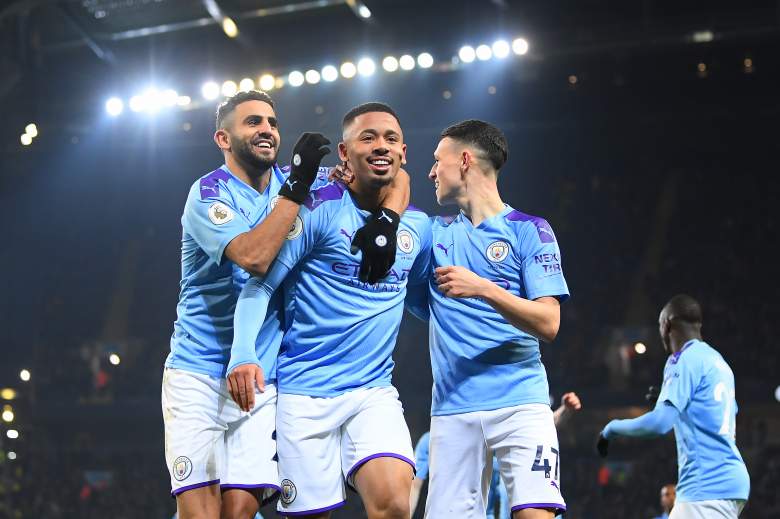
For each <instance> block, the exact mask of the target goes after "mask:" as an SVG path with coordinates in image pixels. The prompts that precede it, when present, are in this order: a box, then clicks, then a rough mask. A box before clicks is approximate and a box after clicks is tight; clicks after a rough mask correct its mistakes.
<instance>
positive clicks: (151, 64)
mask: <svg viewBox="0 0 780 519" xmlns="http://www.w3.org/2000/svg"><path fill="white" fill-rule="evenodd" d="M217 3H218V4H219V6H220V7H221V8H222V9H223V10H224V12H225V13H226V14H229V15H231V16H233V17H234V18H235V19H236V22H237V24H238V27H239V29H240V31H241V32H240V36H239V38H237V39H229V38H227V37H226V36H225V34H223V32H222V31H221V30H220V29H219V27H218V26H217V25H207V26H204V27H200V28H193V29H186V30H176V31H173V30H171V31H167V32H162V33H161V34H156V35H152V36H145V37H137V38H129V39H112V38H111V37H110V35H111V34H116V33H120V32H122V31H127V30H130V29H139V28H143V27H151V26H159V25H161V24H166V23H177V22H182V21H186V20H193V19H198V18H204V17H205V18H208V14H207V12H206V9H205V7H204V4H203V3H201V2H198V1H184V0H127V1H122V2H120V1H112V0H84V1H80V0H79V1H76V0H65V1H60V2H54V1H46V0H13V1H12V0H6V1H5V2H4V3H3V4H2V5H1V6H0V42H1V43H0V109H1V110H2V122H0V200H2V211H1V212H0V220H2V243H3V246H2V248H1V249H0V272H2V296H0V330H1V332H0V333H1V335H0V348H2V349H1V350H0V355H1V356H0V359H2V360H0V388H12V389H14V390H15V391H16V393H17V394H16V398H15V399H13V400H7V401H6V400H4V401H3V402H0V405H3V406H11V409H12V410H13V413H14V419H13V422H11V423H6V422H0V432H2V435H0V518H9V519H10V518H14V519H15V518H25V519H27V518H36V519H38V518H41V519H43V518H47V519H48V518H52V519H56V518H85V519H92V518H104V517H113V518H155V519H167V518H169V517H170V516H171V515H172V514H173V512H174V510H175V502H174V500H172V499H171V498H170V497H168V491H169V484H168V476H167V472H166V468H165V463H164V458H163V435H162V419H161V412H160V399H159V397H160V381H161V374H162V364H163V361H164V359H165V356H166V354H167V351H168V339H169V336H170V334H171V330H172V322H173V320H174V319H175V306H176V300H177V293H178V281H179V244H180V243H179V239H180V234H181V227H180V222H179V218H180V215H181V211H182V206H183V203H184V200H185V196H186V193H187V190H188V188H189V186H190V184H191V183H192V182H193V181H194V180H195V179H196V178H197V177H199V176H200V175H202V174H204V173H206V172H208V171H210V170H212V169H214V168H216V167H218V166H219V165H220V164H221V156H220V155H219V154H218V152H217V150H216V148H215V146H214V144H213V142H212V140H211V136H212V133H213V118H214V108H215V105H216V101H203V100H202V98H201V96H200V85H201V84H202V82H203V81H205V80H207V79H214V80H216V81H222V80H224V79H234V80H238V79H240V78H242V77H245V76H248V77H254V78H256V77H257V75H258V74H259V73H260V72H263V71H270V72H274V73H278V74H282V73H286V72H289V71H290V70H292V69H294V68H297V69H300V70H306V69H307V68H320V67H322V66H323V65H324V64H326V63H329V62H332V63H335V64H337V65H338V64H339V63H340V62H341V61H343V60H345V59H357V58H359V57H360V56H363V55H369V56H373V57H374V58H379V59H381V58H382V57H383V56H384V55H387V54H394V55H396V56H397V55H399V54H401V53H402V52H409V53H414V54H416V53H417V52H422V51H428V52H430V53H431V54H432V55H433V56H434V58H435V60H436V64H437V65H436V66H434V67H433V68H432V69H427V70H420V69H415V70H413V71H410V72H404V73H401V72H396V73H392V74H390V73H385V72H383V71H381V69H379V70H377V73H376V74H374V75H373V76H372V77H370V78H355V79H352V80H344V79H339V80H338V81H335V82H334V83H329V84H326V83H322V82H321V83H319V84H317V85H304V86H302V87H300V88H292V87H290V86H285V87H284V88H282V89H279V90H278V91H277V90H274V91H272V92H271V94H272V95H273V96H274V98H275V100H276V102H277V114H278V116H279V118H280V122H281V128H282V138H283V143H282V151H281V154H280V157H282V158H283V159H284V162H286V160H287V158H288V157H289V155H290V150H291V146H292V144H293V143H294V142H295V140H296V138H297V135H298V134H299V133H300V132H302V131H304V130H317V131H322V132H324V133H326V134H327V135H328V136H330V137H331V139H332V140H336V139H337V138H338V136H339V126H340V120H341V116H342V115H343V113H344V112H345V111H346V110H347V109H348V108H350V107H352V106H354V105H356V104H358V103H361V102H364V101H368V100H382V101H385V102H387V103H389V104H391V105H392V106H393V107H395V108H396V109H397V111H398V113H399V115H400V117H401V121H402V124H403V128H404V130H405V138H406V141H407V143H408V145H409V152H408V155H409V164H408V168H407V169H408V171H409V172H410V174H411V175H412V184H413V185H412V189H413V193H412V202H413V203H414V204H415V205H417V206H419V207H421V208H423V209H425V210H427V211H430V212H431V213H436V214H444V213H447V211H448V210H449V209H446V208H444V209H443V208H439V207H437V206H436V204H435V200H434V197H433V189H432V186H431V184H430V182H429V181H428V179H427V177H426V175H427V173H428V171H429V168H430V165H431V154H432V151H433V149H434V147H435V144H436V143H437V140H438V133H439V132H440V131H441V129H442V128H444V127H445V126H446V125H448V124H450V123H452V122H455V121H458V120H461V119H465V118H482V119H486V120H488V121H491V122H494V123H495V124H497V125H498V126H500V127H501V128H502V129H503V130H504V131H505V132H506V135H507V137H508V139H509V142H510V159H509V162H508V164H507V165H506V167H505V168H504V170H503V171H502V172H501V174H500V179H499V185H500V188H501V189H502V192H503V195H504V198H505V201H506V202H508V203H510V204H512V205H513V206H515V207H516V208H519V209H521V210H523V211H525V212H528V213H532V214H538V215H542V216H544V217H546V218H547V219H548V220H549V221H550V223H551V224H552V226H553V228H554V229H555V231H556V234H557V236H558V241H559V243H560V246H561V249H562V254H563V267H564V272H565V275H566V278H567V280H568V283H569V287H570V289H571V292H572V298H571V299H570V301H569V302H567V303H566V304H565V305H564V307H563V311H562V326H561V332H560V334H559V336H558V338H557V339H556V341H555V342H554V343H553V344H550V345H543V347H542V352H543V359H544V362H545V364H546V366H547V370H548V375H549V379H550V388H551V392H552V394H553V395H554V397H555V399H556V401H558V400H559V398H560V395H561V394H562V393H563V392H565V391H571V390H574V391H576V392H577V393H578V394H579V395H580V397H581V398H582V401H583V405H584V410H583V411H582V412H581V413H580V414H579V415H577V416H575V417H574V418H573V419H572V420H571V421H570V422H569V423H568V424H567V425H566V426H565V427H563V428H562V429H561V430H560V432H559V436H560V439H561V444H562V463H563V464H562V478H563V479H562V489H563V492H564V495H565V497H566V500H567V502H568V504H569V510H570V512H569V514H568V515H567V517H569V518H577V519H580V518H582V519H589V518H592V519H599V518H612V517H614V518H626V517H632V518H633V517H637V518H645V517H651V516H653V515H655V514H657V513H659V512H660V510H659V509H658V492H659V489H660V487H661V486H662V485H663V484H665V483H668V482H674V481H675V480H676V453H675V449H674V440H673V437H672V435H671V434H670V435H669V436H668V437H665V438H663V439H658V440H653V441H629V440H625V441H619V442H617V444H616V445H615V446H614V447H613V454H612V455H611V457H610V458H609V460H608V461H607V462H606V463H605V462H602V461H601V460H600V459H599V458H597V457H596V456H595V454H594V452H593V443H594V439H595V435H596V433H597V432H598V430H599V429H600V427H602V426H603V425H604V424H605V423H606V421H607V420H608V419H609V418H610V417H616V416H626V415H637V414H639V413H641V412H644V410H646V404H645V401H644V394H645V392H646V389H647V386H649V385H650V384H653V383H658V382H659V380H660V377H661V371H662V367H663V362H664V355H663V353H662V351H661V346H660V343H659V340H658V337H657V331H656V330H657V326H656V322H657V315H658V311H659V309H660V307H661V305H662V304H663V303H664V302H665V301H666V300H667V299H668V298H669V297H670V296H672V295H673V294H675V293H678V292H687V293H690V294H691V295H693V296H695V297H697V298H698V299H700V301H701V302H702V304H703V307H704V312H705V328H704V333H705V338H706V339H707V340H709V341H710V342H711V343H712V344H713V345H714V346H715V347H716V348H717V349H719V350H720V351H721V352H722V353H723V355H724V356H725V358H726V360H727V361H728V362H729V363H730V365H731V366H732V368H733V369H734V372H735V375H736V382H737V400H738V402H739V406H740V407H739V415H738V432H737V442H738V445H739V447H740V449H741V450H742V453H743V455H744V457H745V461H746V463H747V466H748V469H749V472H750V476H751V484H752V492H751V500H750V502H749V504H748V507H747V509H746V511H745V512H744V513H743V517H746V518H750V519H754V518H772V517H780V500H779V499H780V498H779V497H778V494H780V492H778V489H780V440H778V438H780V403H778V401H777V400H776V399H775V388H776V387H777V386H778V385H780V375H778V373H780V366H779V365H778V364H780V363H779V362H778V354H777V345H776V337H777V336H778V321H779V320H780V308H779V306H780V305H778V299H777V291H778V288H779V287H778V281H777V280H778V277H777V276H778V262H777V255H776V254H777V250H778V244H779V243H780V240H778V237H779V236H778V210H777V204H778V201H780V161H778V153H779V152H780V137H778V136H779V135H780V132H779V131H778V128H779V127H780V2H777V1H757V2H725V1H710V2H706V3H705V2H690V1H683V2H674V3H673V2H661V1H653V0H643V1H638V2H621V1H617V0H580V1H568V2H566V1H561V0H554V1H553V0H527V1H511V0H492V1H490V0H472V1H454V0H452V1H439V0H435V1H425V2H422V1H411V0H392V1H391V0H366V1H365V4H366V5H367V6H368V7H370V9H371V11H372V13H373V16H372V17H371V19H370V20H368V21H363V20H361V19H359V18H358V17H357V16H356V15H355V14H354V13H353V12H352V11H351V10H350V8H349V7H348V6H347V5H344V4H342V3H341V2H335V1H334V2H324V4H327V5H325V6H324V7H321V8H314V7H312V6H311V5H309V7H310V8H309V9H306V10H302V11H300V12H296V13H292V14H276V15H271V16H266V17H254V18H249V17H242V16H241V14H240V13H242V12H245V11H249V10H252V9H257V8H258V7H269V6H270V7H274V6H280V5H293V6H295V5H296V4H297V5H298V7H301V6H302V5H301V4H303V3H302V2H296V1H293V0H287V1H283V0H282V1H279V0H274V1H267V2H258V1H250V0H219V1H218V2H217ZM309 4H311V3H309ZM98 11H101V12H102V13H103V16H102V17H96V13H97V12H98ZM702 31H704V32H702ZM707 31H709V34H707ZM518 35H522V36H524V37H525V38H526V39H527V40H528V41H529V43H530V52H529V53H528V54H527V55H526V56H522V57H515V56H512V57H510V58H507V59H505V60H495V59H494V60H490V61H486V62H474V63H471V64H469V65H468V66H462V67H460V68H457V67H455V68H453V69H452V70H441V68H442V67H440V65H441V64H444V65H446V64H448V63H450V59H451V57H452V56H454V55H456V54H457V52H458V49H459V48H460V46H461V45H463V44H466V43H471V44H477V43H481V42H485V43H488V44H490V43H491V42H492V41H493V40H494V39H496V38H499V37H504V38H509V39H510V41H511V38H514V37H516V36H518ZM694 35H697V36H694ZM696 40H704V41H699V42H697V41H696ZM444 68H447V67H444ZM151 83H154V84H158V85H166V86H171V87H173V88H176V89H177V90H178V91H179V92H180V93H185V94H187V95H190V96H192V100H193V106H192V107H190V109H187V110H179V109H172V110H167V111H160V112H159V113H157V114H156V115H153V116H150V115H148V114H143V113H140V114H135V113H132V112H130V111H128V110H127V108H125V111H124V113H122V114H121V115H120V116H118V117H116V118H110V117H109V116H108V115H107V114H106V112H105V110H104V103H105V100H106V99H107V98H108V97H109V96H110V95H118V96H120V97H123V98H124V99H125V100H127V98H129V97H130V96H131V95H132V94H133V93H135V92H138V91H139V90H140V89H142V88H143V87H144V85H147V84H151ZM447 92H448V93H447ZM196 104H199V105H200V106H199V107H197V106H195V105H196ZM30 122H34V123H35V124H36V125H37V128H38V133H39V135H38V137H36V138H35V139H34V141H33V143H32V144H31V145H29V146H22V145H21V144H20V139H19V135H20V134H21V133H23V132H24V128H25V126H26V125H27V124H28V123H30ZM329 160H330V162H328V161H329ZM325 162H326V163H333V156H331V157H329V158H326V159H325ZM322 304H323V306H325V305H327V304H328V302H327V301H323V303H322ZM485 333H486V334H490V333H491V332H490V330H485ZM636 342H642V343H644V344H646V347H647V353H645V354H644V355H640V354H637V353H636V349H635V346H634V345H635V343H636ZM112 353H114V354H117V355H119V357H120V358H121V363H120V364H119V365H112V364H111V363H110V362H109V355H110V354H112ZM394 358H395V361H396V368H395V372H394V382H395V385H396V386H397V387H398V388H399V390H400V393H401V398H402V400H403V402H404V405H405V409H406V414H407V420H408V423H409V425H410V428H411V431H412V437H413V440H415V441H416V440H417V438H418V437H419V436H420V435H421V434H422V433H423V432H424V431H425V430H426V429H427V423H428V414H427V413H428V409H429V405H430V387H431V376H430V361H429V358H428V352H427V330H426V328H425V326H423V325H422V324H421V323H419V322H416V321H415V320H413V318H411V316H406V317H405V320H404V323H403V324H402V326H401V332H400V335H399V340H398V345H397V348H396V352H395V356H394ZM22 369H27V370H29V372H30V373H31V378H30V380H29V381H28V382H24V381H22V380H20V377H19V373H20V371H21V370H22ZM556 405H557V403H556ZM5 409H6V408H5V407H4V410H5ZM9 429H14V430H17V431H18V432H19V437H18V438H15V439H12V438H9V437H8V436H7V434H6V431H7V430H9ZM9 452H14V453H15V456H16V458H15V459H10V458H9V455H8V453H9ZM349 501H350V502H349V504H348V506H347V507H346V508H344V509H342V510H339V511H338V512H336V513H335V515H334V517H343V518H351V517H355V518H358V517H363V512H362V508H361V507H360V504H359V498H358V497H357V495H355V494H351V495H350V497H349ZM420 508H421V507H420ZM266 511H267V509H264V512H266ZM271 516H273V513H270V512H269V513H268V514H266V517H271ZM416 517H422V515H421V513H420V511H419V510H418V513H417V515H416Z"/></svg>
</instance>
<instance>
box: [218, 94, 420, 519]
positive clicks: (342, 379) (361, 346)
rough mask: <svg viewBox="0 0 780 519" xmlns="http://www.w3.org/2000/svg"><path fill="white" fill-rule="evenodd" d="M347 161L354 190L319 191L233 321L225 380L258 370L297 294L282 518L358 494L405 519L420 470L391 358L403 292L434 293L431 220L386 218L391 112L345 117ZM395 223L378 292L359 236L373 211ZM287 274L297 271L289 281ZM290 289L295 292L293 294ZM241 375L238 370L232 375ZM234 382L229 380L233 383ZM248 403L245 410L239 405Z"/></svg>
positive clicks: (282, 397)
mask: <svg viewBox="0 0 780 519" xmlns="http://www.w3.org/2000/svg"><path fill="white" fill-rule="evenodd" d="M339 155H340V157H341V159H342V160H344V161H345V162H346V163H347V164H348V165H349V167H350V169H351V171H352V173H353V174H354V181H353V182H352V183H351V184H350V185H349V187H348V188H347V187H346V186H345V185H343V184H331V185H328V186H325V187H322V188H320V189H317V190H313V191H312V192H311V194H310V195H309V199H308V200H307V201H306V203H305V204H304V205H305V209H301V216H302V222H301V225H300V228H296V229H295V230H294V232H292V233H291V235H290V236H289V238H288V239H289V240H290V241H288V242H287V243H285V245H284V246H283V247H282V249H281V250H280V252H279V256H278V257H277V258H276V262H275V263H274V265H273V267H272V268H271V270H270V271H269V272H268V274H267V275H266V276H264V277H263V278H253V279H252V280H250V281H249V282H247V284H246V285H245V287H244V289H243V291H242V293H241V296H240V298H239V302H238V304H237V306H236V312H235V329H236V336H235V339H234V342H233V348H232V351H231V357H230V364H229V366H228V372H229V373H230V374H229V376H228V378H229V379H234V378H235V379H236V381H235V382H237V383H239V384H242V382H241V381H240V377H236V376H235V375H234V373H235V371H237V370H239V369H241V367H242V366H243V365H247V364H255V365H257V364H258V363H259V364H262V359H258V358H257V357H256V354H255V349H254V347H253V345H254V344H255V340H256V337H257V334H258V332H259V333H262V330H261V327H260V325H261V323H262V320H261V319H262V317H261V316H263V315H265V314H266V309H268V311H271V310H270V307H269V306H268V304H269V300H272V294H273V293H274V290H275V289H276V288H277V287H279V286H280V285H282V283H283V282H284V285H285V287H291V289H290V290H285V292H286V294H288V299H289V301H288V303H289V306H287V307H288V308H293V309H294V311H293V312H292V315H291V318H290V320H289V321H287V320H286V321H287V322H288V324H289V329H288V330H287V331H286V332H285V336H284V339H283V341H282V347H281V351H280V353H279V360H278V367H277V381H278V388H279V410H278V413H277V432H278V434H279V436H278V443H277V445H278V452H279V476H280V478H281V487H282V496H281V498H280V499H279V503H278V510H279V512H280V513H281V514H282V515H287V516H305V517H309V518H318V519H319V518H326V517H329V515H330V510H332V509H335V508H338V507H340V506H342V505H343V504H344V501H345V498H346V492H345V487H346V485H349V486H351V487H352V488H354V489H356V490H357V491H358V493H359V494H360V497H361V498H362V501H363V503H364V505H365V507H366V511H367V513H368V517H369V518H370V519H379V518H383V519H384V518H387V519H390V518H392V519H408V518H409V491H410V488H411V482H412V471H413V467H414V462H413V461H412V458H413V451H412V443H411V438H410V436H409V429H408V428H407V426H406V422H405V420H404V416H403V408H402V406H401V402H400V401H399V399H398V392H397V391H396V389H395V388H394V387H393V386H392V383H391V375H392V370H393V359H392V352H393V348H394V347H395V340H396V337H397V335H398V325H399V323H400V320H401V315H402V313H403V308H404V298H405V294H406V289H407V285H408V286H412V285H422V286H427V282H428V281H427V280H428V258H429V255H430V248H431V233H430V222H429V220H428V217H427V216H426V215H425V213H423V212H421V211H419V210H414V209H413V208H411V207H410V208H409V209H407V211H406V212H405V213H404V214H403V216H402V217H401V218H400V222H399V217H398V215H397V214H395V213H393V212H392V211H387V210H385V209H379V207H380V200H381V197H382V196H383V193H384V192H385V191H386V190H387V189H388V186H389V185H390V182H391V181H392V179H393V178H394V177H395V175H396V174H397V173H398V171H399V169H400V166H401V165H402V164H403V163H404V162H405V160H406V145H405V144H404V140H403V133H402V131H401V126H400V123H399V120H398V117H397V116H396V114H395V112H394V111H393V110H392V108H390V107H389V106H387V105H384V104H381V103H366V104H363V105H360V106H358V107H356V108H353V109H352V110H351V111H349V112H348V113H347V114H346V115H345V116H344V120H343V142H341V143H339ZM377 211H378V212H379V214H380V216H379V218H380V219H381V220H382V221H384V222H387V223H388V225H390V226H393V228H392V229H390V228H389V229H388V233H392V236H389V235H386V236H384V237H383V238H382V239H379V237H378V238H377V239H376V240H375V244H376V245H377V246H382V245H384V244H386V243H388V242H389V241H390V239H391V238H396V237H397V245H396V246H397V250H398V254H397V259H396V261H395V263H394V264H393V266H392V268H391V269H390V271H389V273H388V274H387V276H384V277H382V279H380V280H379V281H378V282H377V283H374V284H371V283H365V282H362V281H361V280H360V279H359V278H360V276H359V270H360V267H359V265H358V264H357V263H356V262H355V260H354V259H353V256H352V254H351V251H350V248H351V242H352V233H354V232H355V229H357V228H358V227H359V226H361V225H362V224H363V222H364V221H365V219H366V218H367V217H370V215H371V214H372V213H371V212H374V213H376V212H377ZM288 274H290V275H289V276H288ZM292 287H294V288H292ZM236 366H237V368H235V371H234V367H236ZM231 383H233V382H231ZM239 402H240V406H241V407H242V408H243V409H247V408H248V407H247V402H246V401H245V400H243V399H241V398H239Z"/></svg>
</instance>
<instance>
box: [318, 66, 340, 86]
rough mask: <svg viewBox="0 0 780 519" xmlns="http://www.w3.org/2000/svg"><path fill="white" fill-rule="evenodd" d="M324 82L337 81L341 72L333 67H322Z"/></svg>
mask: <svg viewBox="0 0 780 519" xmlns="http://www.w3.org/2000/svg"><path fill="white" fill-rule="evenodd" d="M321 74H322V80H323V81H327V82H328V83H330V82H331V81H336V80H337V79H338V78H339V70H338V69H337V68H336V67H334V66H333V65H325V66H324V67H322V73H321Z"/></svg>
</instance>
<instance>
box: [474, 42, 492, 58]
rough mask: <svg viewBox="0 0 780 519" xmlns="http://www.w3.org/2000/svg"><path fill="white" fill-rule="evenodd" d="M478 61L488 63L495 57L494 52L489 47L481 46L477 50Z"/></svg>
mask: <svg viewBox="0 0 780 519" xmlns="http://www.w3.org/2000/svg"><path fill="white" fill-rule="evenodd" d="M476 54H477V59H478V60H480V61H487V60H489V59H490V58H492V57H493V51H492V50H491V49H490V47H489V46H487V45H480V46H479V47H477V50H476Z"/></svg>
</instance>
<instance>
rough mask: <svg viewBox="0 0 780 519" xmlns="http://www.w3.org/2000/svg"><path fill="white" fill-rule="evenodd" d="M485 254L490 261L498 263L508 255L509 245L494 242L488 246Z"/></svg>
mask: <svg viewBox="0 0 780 519" xmlns="http://www.w3.org/2000/svg"><path fill="white" fill-rule="evenodd" d="M485 253H486V254H487V258H488V259H489V260H490V261H492V262H494V263H500V262H502V261H504V260H505V259H506V257H507V256H508V255H509V244H508V243H507V242H505V241H500V240H499V241H494V242H493V243H491V244H490V245H488V248H487V250H486V251H485Z"/></svg>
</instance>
